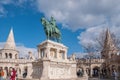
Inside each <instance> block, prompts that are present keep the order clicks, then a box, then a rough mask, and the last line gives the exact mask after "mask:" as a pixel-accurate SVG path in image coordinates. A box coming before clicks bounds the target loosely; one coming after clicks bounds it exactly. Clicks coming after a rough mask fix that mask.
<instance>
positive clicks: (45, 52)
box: [0, 29, 77, 80]
mask: <svg viewBox="0 0 120 80" xmlns="http://www.w3.org/2000/svg"><path fill="white" fill-rule="evenodd" d="M0 67H2V68H3V70H4V72H5V76H4V78H6V77H7V75H8V74H9V69H10V68H15V69H16V70H17V75H18V78H19V79H22V78H23V73H24V72H25V71H26V72H27V76H26V79H29V80H30V79H32V80H35V79H37V80H53V79H54V80H64V79H69V80H71V79H76V78H77V76H76V60H75V56H74V55H72V57H71V58H70V59H67V47H66V46H65V45H63V44H61V43H57V42H54V41H50V40H46V41H44V42H42V43H40V44H39V45H38V60H35V58H34V56H33V55H32V53H31V52H29V58H28V59H20V58H19V51H18V50H17V49H16V45H15V41H14V35H13V30H12V29H11V31H10V33H9V36H8V39H7V41H6V43H5V45H4V47H3V49H0Z"/></svg>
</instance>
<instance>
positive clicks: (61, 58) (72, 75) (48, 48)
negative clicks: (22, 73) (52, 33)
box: [33, 40, 77, 80]
mask: <svg viewBox="0 0 120 80" xmlns="http://www.w3.org/2000/svg"><path fill="white" fill-rule="evenodd" d="M38 51H39V52H38V54H39V60H38V61H37V62H34V63H33V78H34V79H40V80H71V79H76V78H77V76H76V61H70V60H68V59H67V47H66V46H64V45H63V44H60V43H57V42H53V41H50V40H46V41H44V42H42V43H41V44H40V45H38Z"/></svg>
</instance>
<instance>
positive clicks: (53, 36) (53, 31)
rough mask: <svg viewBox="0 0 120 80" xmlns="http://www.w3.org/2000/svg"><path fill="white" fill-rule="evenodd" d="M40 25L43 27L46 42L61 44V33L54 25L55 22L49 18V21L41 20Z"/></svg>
mask: <svg viewBox="0 0 120 80" xmlns="http://www.w3.org/2000/svg"><path fill="white" fill-rule="evenodd" d="M41 23H42V25H43V27H44V31H45V34H46V37H47V39H48V40H53V41H56V42H59V43H60V42H61V32H60V30H59V29H58V26H57V25H56V20H55V19H54V18H53V17H51V19H50V21H48V20H46V19H45V18H41Z"/></svg>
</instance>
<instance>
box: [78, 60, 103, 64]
mask: <svg viewBox="0 0 120 80" xmlns="http://www.w3.org/2000/svg"><path fill="white" fill-rule="evenodd" d="M103 62H105V60H104V59H84V60H78V63H103Z"/></svg>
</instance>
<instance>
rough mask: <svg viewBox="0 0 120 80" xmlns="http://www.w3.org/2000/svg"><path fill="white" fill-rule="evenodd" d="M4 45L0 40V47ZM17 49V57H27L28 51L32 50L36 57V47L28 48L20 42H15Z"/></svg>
mask: <svg viewBox="0 0 120 80" xmlns="http://www.w3.org/2000/svg"><path fill="white" fill-rule="evenodd" d="M4 45H5V42H0V49H3V47H4ZM16 48H17V50H18V51H19V57H23V58H24V57H27V56H28V52H29V51H30V52H32V53H33V55H34V56H35V57H36V58H37V55H38V54H37V49H36V48H28V47H25V46H24V45H21V44H17V47H16Z"/></svg>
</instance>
